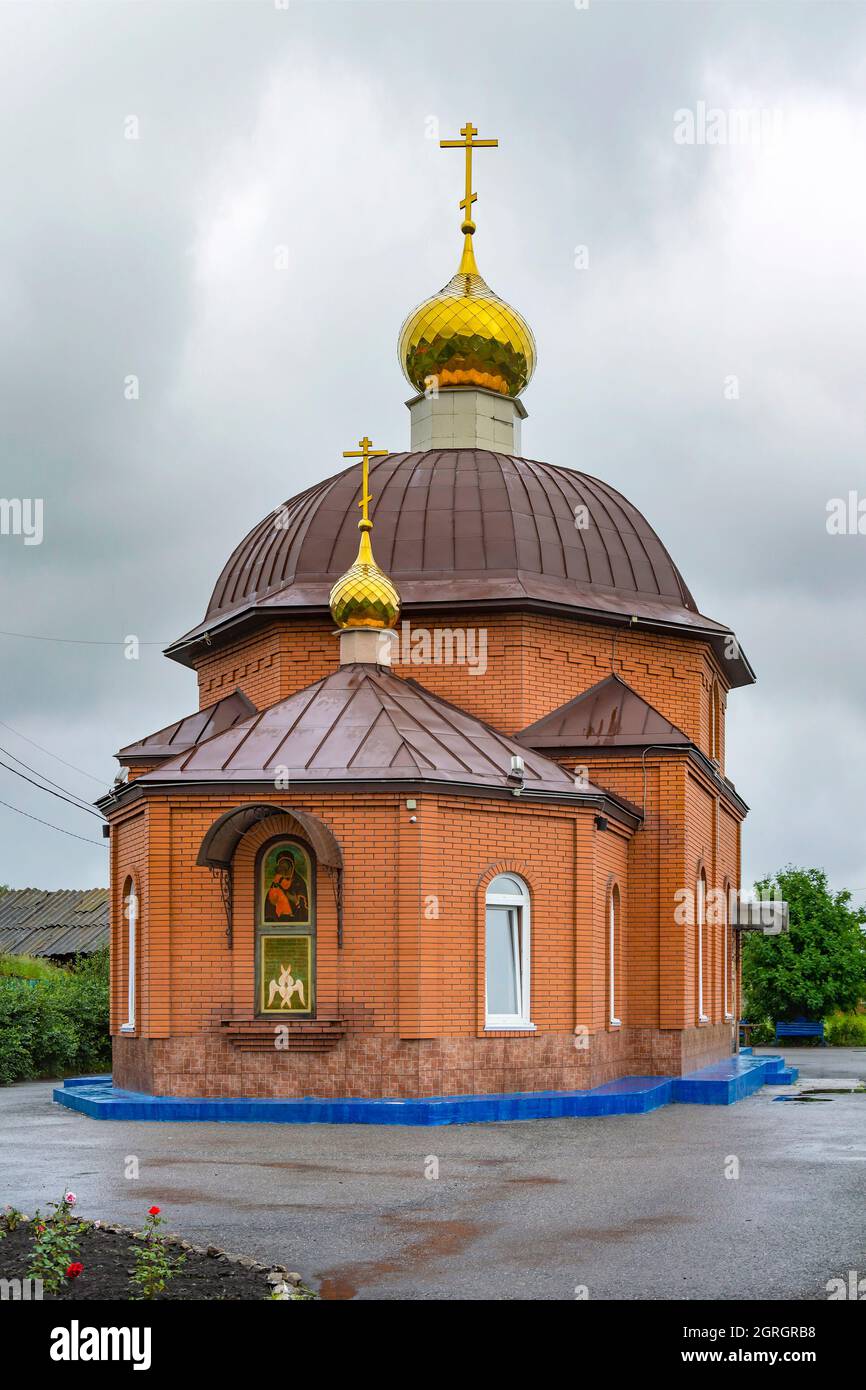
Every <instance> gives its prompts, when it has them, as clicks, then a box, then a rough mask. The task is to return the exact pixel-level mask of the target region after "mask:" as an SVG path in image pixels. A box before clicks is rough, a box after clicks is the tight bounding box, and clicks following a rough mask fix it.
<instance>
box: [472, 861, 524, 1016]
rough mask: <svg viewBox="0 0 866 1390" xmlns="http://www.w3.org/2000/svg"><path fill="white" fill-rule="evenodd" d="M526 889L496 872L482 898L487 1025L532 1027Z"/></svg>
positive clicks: (513, 878) (511, 877)
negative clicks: (483, 906)
mask: <svg viewBox="0 0 866 1390" xmlns="http://www.w3.org/2000/svg"><path fill="white" fill-rule="evenodd" d="M529 930H530V927H529V889H528V888H527V886H526V884H525V883H524V882H523V879H522V878H518V877H517V876H516V874H497V876H496V878H494V879H492V880H491V882H490V884H489V885H488V888H487V896H486V899H485V970H484V986H485V1019H486V1026H487V1027H488V1028H531V1027H532V1024H531V1023H530V1016H529V1015H530V1010H529V962H530V949H529Z"/></svg>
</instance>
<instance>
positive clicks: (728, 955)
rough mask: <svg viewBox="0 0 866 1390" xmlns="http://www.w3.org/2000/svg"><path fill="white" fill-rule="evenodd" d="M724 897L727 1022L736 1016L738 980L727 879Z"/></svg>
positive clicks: (723, 961) (723, 963) (723, 946)
mask: <svg viewBox="0 0 866 1390" xmlns="http://www.w3.org/2000/svg"><path fill="white" fill-rule="evenodd" d="M724 899H725V901H724V907H723V912H724V917H723V920H722V972H723V974H724V977H725V982H724V1006H725V1021H726V1022H729V1021H730V1020H731V1019H732V1018H733V1016H734V1014H733V1008H734V1001H735V998H736V992H737V987H736V982H735V979H734V970H733V963H734V952H733V949H732V947H733V942H732V940H731V938H732V936H733V933H732V931H731V885H730V883H729V882H728V880H727V879H725V886H724Z"/></svg>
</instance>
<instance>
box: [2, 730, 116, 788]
mask: <svg viewBox="0 0 866 1390" xmlns="http://www.w3.org/2000/svg"><path fill="white" fill-rule="evenodd" d="M0 729H8V730H9V732H10V734H14V735H15V737H16V738H22V739H23V740H24V742H25V743H29V744H30V745H31V747H33V748H38V749H39V752H40V753H45V754H47V756H48V757H49V758H54V760H55V761H56V762H58V763H62V764H63V766H64V767H68V768H71V769H72V771H73V772H80V773H81V776H82V777H89V778H90V780H91V782H96V783H98V785H99V786H100V787H104V786H105V778H104V777H95V776H94V775H93V773H92V772H85V771H84V768H83V767H76V766H75V763H68V762H67V761H66V759H65V758H61V757H60V755H59V753H52V752H51V749H50V748H43V747H42V744H41V743H37V742H36V740H35V739H32V738H28V737H27V735H26V734H22V733H19V731H18V730H17V729H13V728H12V725H11V724H4V723H3V720H2V719H0ZM10 756H11V755H10ZM15 761H16V762H20V761H21V759H20V758H16V760H15Z"/></svg>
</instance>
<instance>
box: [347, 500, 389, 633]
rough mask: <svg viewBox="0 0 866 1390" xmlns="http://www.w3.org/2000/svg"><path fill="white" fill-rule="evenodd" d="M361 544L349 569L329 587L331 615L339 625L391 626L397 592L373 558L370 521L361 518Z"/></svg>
mask: <svg viewBox="0 0 866 1390" xmlns="http://www.w3.org/2000/svg"><path fill="white" fill-rule="evenodd" d="M358 524H359V526H361V528H362V530H361V544H360V546H359V547H358V558H357V560H356V561H355V563H354V565H353V566H352V568H351V569H349V570H347V571H346V573H345V574H344V575H343V576H342V578H341V579H338V580H337V582H336V584H335V585H334V587H333V589H332V590H331V598H330V604H331V616H332V617H333V619H334V622H335V623H336V624H337V626H338V627H380V628H386V627H394V626H395V624H396V622H397V619H398V618H399V616H400V595H399V594H398V593H397V590H396V589H395V588H394V585H393V584H392V583H391V581H390V579H389V578H388V576H387V574H384V573H383V572H382V570H380V569H379V566H378V565H377V564H376V561H375V560H374V559H373V548H372V546H371V545H370V536H369V534H368V533H369V530H370V523H369V521H368V522H367V523H366V525H365V523H364V522H363V521H361V522H359V523H358Z"/></svg>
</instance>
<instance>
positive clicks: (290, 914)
mask: <svg viewBox="0 0 866 1390" xmlns="http://www.w3.org/2000/svg"><path fill="white" fill-rule="evenodd" d="M309 915H310V900H309V894H308V890H307V884H306V881H305V877H304V875H303V873H302V871H301V869H300V868H299V866H298V864H297V863H296V861H295V858H294V855H292V854H290V853H289V852H288V850H282V851H280V853H278V855H277V858H276V862H275V864H274V870H273V877H272V878H271V881H270V884H269V885H268V891H267V895H266V898H265V921H266V922H306V921H308V920H309Z"/></svg>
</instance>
